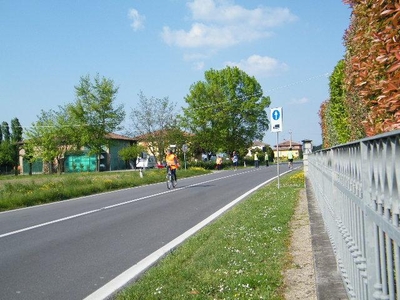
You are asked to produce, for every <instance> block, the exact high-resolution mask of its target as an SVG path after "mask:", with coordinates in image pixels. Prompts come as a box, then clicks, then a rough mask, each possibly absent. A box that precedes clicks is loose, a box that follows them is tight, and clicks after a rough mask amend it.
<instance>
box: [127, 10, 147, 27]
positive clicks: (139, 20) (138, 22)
mask: <svg viewBox="0 0 400 300" xmlns="http://www.w3.org/2000/svg"><path fill="white" fill-rule="evenodd" d="M128 17H129V19H131V20H133V21H132V24H131V27H132V28H133V30H134V31H138V30H140V29H143V28H144V21H145V20H146V17H145V16H142V15H141V14H139V12H138V11H137V10H136V9H134V8H132V9H130V10H129V12H128Z"/></svg>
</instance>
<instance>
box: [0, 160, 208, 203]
mask: <svg viewBox="0 0 400 300" xmlns="http://www.w3.org/2000/svg"><path fill="white" fill-rule="evenodd" d="M207 173H210V171H209V170H205V169H202V168H192V169H187V170H179V171H178V178H185V177H191V176H196V175H201V174H207ZM165 174H166V171H165V169H161V170H158V169H156V170H146V171H145V172H143V176H142V177H141V176H140V172H138V171H125V172H102V173H98V172H97V173H72V174H62V175H55V174H54V175H33V176H27V175H21V176H0V178H1V180H0V211H6V210H11V209H16V208H22V207H29V206H34V205H39V204H44V203H50V202H55V201H62V200H66V199H72V198H77V197H81V196H87V195H92V194H96V193H101V192H106V191H112V190H118V189H123V188H129V187H135V186H140V185H145V184H151V183H157V182H162V181H165V180H166V179H165Z"/></svg>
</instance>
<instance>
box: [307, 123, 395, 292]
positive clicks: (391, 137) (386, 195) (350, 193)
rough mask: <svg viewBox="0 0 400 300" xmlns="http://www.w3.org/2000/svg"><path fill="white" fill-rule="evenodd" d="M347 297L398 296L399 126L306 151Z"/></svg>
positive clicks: (315, 190) (313, 182)
mask: <svg viewBox="0 0 400 300" xmlns="http://www.w3.org/2000/svg"><path fill="white" fill-rule="evenodd" d="M306 176H307V178H308V179H309V180H310V181H311V185H312V188H313V190H314V194H315V197H316V199H317V202H318V205H319V208H320V210H321V213H322V216H323V219H324V223H325V228H326V230H327V232H328V234H329V237H330V240H331V243H332V247H333V250H334V252H335V255H336V261H337V265H338V269H339V271H340V273H341V275H342V278H343V282H344V285H345V287H346V290H347V293H348V296H349V299H391V300H400V258H399V255H400V227H399V213H400V131H394V132H391V133H388V134H382V135H378V136H375V137H372V138H367V139H362V140H359V141H356V142H352V143H348V144H345V145H340V146H336V147H333V148H330V149H325V150H321V151H319V152H315V153H312V154H309V155H308V171H307V172H306Z"/></svg>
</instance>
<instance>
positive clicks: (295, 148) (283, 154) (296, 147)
mask: <svg viewBox="0 0 400 300" xmlns="http://www.w3.org/2000/svg"><path fill="white" fill-rule="evenodd" d="M302 147H303V144H301V143H297V142H293V141H284V142H282V143H279V144H278V146H277V145H275V146H274V148H273V150H274V157H278V150H279V157H280V158H281V159H287V157H288V152H289V149H290V148H292V153H293V157H294V159H296V158H300V157H301V156H302Z"/></svg>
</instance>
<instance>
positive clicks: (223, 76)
mask: <svg viewBox="0 0 400 300" xmlns="http://www.w3.org/2000/svg"><path fill="white" fill-rule="evenodd" d="M185 100H186V103H187V104H188V107H187V108H183V116H182V125H183V126H184V127H185V128H187V129H188V130H189V131H190V132H191V133H193V143H194V144H196V145H199V146H200V147H201V148H202V149H203V150H205V151H216V150H217V149H224V151H226V152H232V151H233V150H236V151H239V153H245V152H246V151H247V148H248V147H249V146H250V145H251V144H252V143H253V141H254V140H262V138H263V136H264V134H265V131H266V130H268V128H269V125H268V124H269V121H268V115H267V112H266V108H267V107H268V106H269V105H270V103H271V101H270V98H269V97H264V96H263V91H262V88H261V85H260V84H259V83H258V82H257V80H256V79H255V78H254V77H250V76H249V75H247V74H246V73H245V72H243V71H242V70H240V69H239V68H237V67H226V68H225V69H223V70H213V69H211V70H209V71H206V72H205V81H199V82H197V83H195V84H193V85H192V86H191V87H190V91H189V94H188V95H187V96H186V97H185Z"/></svg>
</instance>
